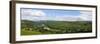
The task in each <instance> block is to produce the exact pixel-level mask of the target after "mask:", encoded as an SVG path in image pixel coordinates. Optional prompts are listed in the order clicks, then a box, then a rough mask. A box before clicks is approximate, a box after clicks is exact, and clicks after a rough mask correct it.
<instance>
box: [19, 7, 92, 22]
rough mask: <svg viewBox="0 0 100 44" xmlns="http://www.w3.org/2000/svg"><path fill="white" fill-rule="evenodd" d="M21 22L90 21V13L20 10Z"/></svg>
mask: <svg viewBox="0 0 100 44" xmlns="http://www.w3.org/2000/svg"><path fill="white" fill-rule="evenodd" d="M21 19H22V20H32V21H40V20H54V21H92V11H84V10H60V9H39V8H38V9H37V8H21Z"/></svg>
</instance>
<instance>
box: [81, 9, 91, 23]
mask: <svg viewBox="0 0 100 44" xmlns="http://www.w3.org/2000/svg"><path fill="white" fill-rule="evenodd" d="M80 13H81V14H80V18H81V19H83V20H85V21H92V11H80Z"/></svg>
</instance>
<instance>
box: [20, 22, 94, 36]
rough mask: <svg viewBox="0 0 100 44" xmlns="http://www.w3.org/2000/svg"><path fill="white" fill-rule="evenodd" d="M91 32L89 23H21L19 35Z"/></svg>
mask: <svg viewBox="0 0 100 44" xmlns="http://www.w3.org/2000/svg"><path fill="white" fill-rule="evenodd" d="M87 32H92V22H90V21H29V20H22V21H21V35H38V34H64V33H87Z"/></svg>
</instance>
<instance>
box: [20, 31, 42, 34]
mask: <svg viewBox="0 0 100 44" xmlns="http://www.w3.org/2000/svg"><path fill="white" fill-rule="evenodd" d="M37 34H41V32H38V31H28V30H21V35H37Z"/></svg>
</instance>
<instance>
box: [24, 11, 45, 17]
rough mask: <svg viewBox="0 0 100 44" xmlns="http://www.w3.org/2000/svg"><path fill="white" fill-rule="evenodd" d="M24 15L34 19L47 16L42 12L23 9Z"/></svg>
mask: <svg viewBox="0 0 100 44" xmlns="http://www.w3.org/2000/svg"><path fill="white" fill-rule="evenodd" d="M22 15H31V16H34V17H41V16H45V13H44V12H43V11H41V10H32V9H23V10H22Z"/></svg>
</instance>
